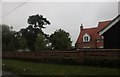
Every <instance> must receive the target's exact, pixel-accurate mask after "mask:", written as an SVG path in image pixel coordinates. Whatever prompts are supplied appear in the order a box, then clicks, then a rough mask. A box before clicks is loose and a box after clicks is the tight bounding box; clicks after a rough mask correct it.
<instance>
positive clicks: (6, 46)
mask: <svg viewBox="0 0 120 77" xmlns="http://www.w3.org/2000/svg"><path fill="white" fill-rule="evenodd" d="M1 26H2V50H3V51H14V50H15V37H14V34H15V33H16V32H15V31H12V29H13V27H9V26H8V25H1Z"/></svg>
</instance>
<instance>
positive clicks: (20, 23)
mask: <svg viewBox="0 0 120 77" xmlns="http://www.w3.org/2000/svg"><path fill="white" fill-rule="evenodd" d="M20 4H22V2H3V7H2V8H3V11H2V13H3V16H4V17H3V24H7V25H9V26H13V27H14V30H17V31H18V30H20V29H21V28H25V27H27V26H28V24H27V18H28V16H30V15H34V14H42V15H43V16H44V17H46V18H47V19H48V20H49V21H50V22H51V25H50V26H47V27H46V29H44V32H45V33H47V34H51V33H53V32H54V31H55V30H56V29H60V28H61V29H64V30H65V31H67V32H69V33H70V35H71V38H72V41H73V44H74V43H75V42H76V40H77V37H78V35H79V32H80V29H79V27H80V24H81V23H82V24H83V26H84V28H88V27H96V26H97V25H98V22H100V21H105V20H112V19H113V18H115V17H116V16H117V15H118V3H117V2H29V3H25V4H24V5H22V6H20V7H19V8H17V9H16V10H14V11H12V12H11V13H9V14H7V13H8V12H9V11H11V10H12V9H14V8H15V7H17V6H18V5H20Z"/></svg>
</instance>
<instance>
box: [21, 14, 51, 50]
mask: <svg viewBox="0 0 120 77" xmlns="http://www.w3.org/2000/svg"><path fill="white" fill-rule="evenodd" d="M28 24H29V26H28V27H27V28H25V29H21V30H20V32H21V33H22V36H23V37H24V38H25V39H26V40H27V41H26V42H27V45H28V48H29V49H30V50H31V51H35V42H36V38H37V35H38V34H42V35H45V36H46V37H47V35H46V34H44V32H43V31H42V28H45V27H44V26H45V25H50V22H49V21H48V20H47V19H46V18H44V17H43V16H42V15H38V14H37V15H32V16H29V18H28Z"/></svg>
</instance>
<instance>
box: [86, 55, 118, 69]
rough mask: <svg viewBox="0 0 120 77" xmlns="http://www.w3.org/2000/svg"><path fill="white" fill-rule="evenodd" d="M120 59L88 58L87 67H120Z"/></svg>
mask: <svg viewBox="0 0 120 77" xmlns="http://www.w3.org/2000/svg"><path fill="white" fill-rule="evenodd" d="M119 62H120V61H119V59H115V58H110V57H95V56H94V57H86V58H85V65H92V66H98V67H101V66H104V67H119Z"/></svg>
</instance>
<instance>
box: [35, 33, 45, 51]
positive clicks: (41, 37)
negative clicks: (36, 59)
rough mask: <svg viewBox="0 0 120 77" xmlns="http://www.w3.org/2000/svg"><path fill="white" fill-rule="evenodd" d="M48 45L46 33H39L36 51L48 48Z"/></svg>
mask: <svg viewBox="0 0 120 77" xmlns="http://www.w3.org/2000/svg"><path fill="white" fill-rule="evenodd" d="M46 45H47V39H46V38H45V36H44V35H42V34H38V36H37V38H36V42H35V50H36V51H42V50H46V48H47V47H46Z"/></svg>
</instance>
